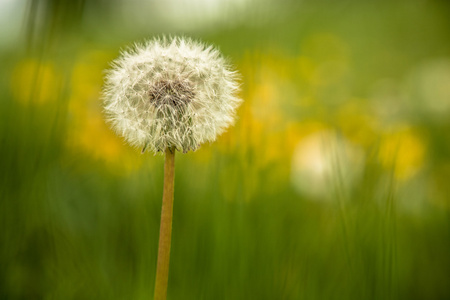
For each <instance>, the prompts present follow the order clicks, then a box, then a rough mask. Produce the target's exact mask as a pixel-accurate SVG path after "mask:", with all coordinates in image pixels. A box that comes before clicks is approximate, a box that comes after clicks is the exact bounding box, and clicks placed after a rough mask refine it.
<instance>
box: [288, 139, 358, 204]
mask: <svg viewBox="0 0 450 300" xmlns="http://www.w3.org/2000/svg"><path fill="white" fill-rule="evenodd" d="M364 160H365V159H364V152H363V150H362V149H361V148H359V147H357V146H355V145H353V144H352V143H350V142H349V141H347V140H345V139H344V138H342V137H339V136H336V134H334V133H332V132H329V131H321V132H318V133H313V134H311V135H309V136H307V137H305V138H304V139H302V140H301V141H300V142H299V144H298V145H297V147H296V149H295V152H294V156H293V159H292V169H291V180H292V184H293V185H294V188H296V190H297V191H298V192H300V193H301V194H305V195H307V196H309V197H312V198H313V199H315V200H331V199H332V197H331V196H333V190H334V189H335V188H340V189H344V190H345V191H348V190H349V189H351V188H352V186H353V185H354V184H355V182H356V180H357V179H358V177H359V176H360V175H361V173H362V171H363V167H364ZM336 185H339V186H336Z"/></svg>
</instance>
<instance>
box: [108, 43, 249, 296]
mask: <svg viewBox="0 0 450 300" xmlns="http://www.w3.org/2000/svg"><path fill="white" fill-rule="evenodd" d="M105 81H106V82H105V88H104V95H103V96H104V110H105V114H106V116H107V120H108V122H109V123H110V124H111V127H112V128H113V129H114V130H115V131H116V133H117V134H119V135H121V136H122V137H124V138H125V140H126V141H127V142H128V143H130V144H131V145H133V146H135V147H139V148H140V149H142V153H144V152H145V151H151V152H153V153H158V152H163V153H165V155H166V158H165V165H164V191H163V201H162V209H161V225H160V236H159V248H158V261H157V270H156V280H155V299H157V300H162V299H166V294H167V282H168V274H169V258H170V244H171V234H172V207H173V190H174V172H175V151H176V150H178V151H181V152H184V153H186V152H188V151H190V150H191V151H195V150H196V149H198V148H199V146H200V145H201V144H202V143H204V142H212V141H214V140H215V139H216V137H217V136H218V135H219V134H221V133H222V132H223V131H225V129H226V128H227V127H228V126H229V125H231V124H232V123H233V120H234V115H235V111H236V109H237V107H238V106H239V104H240V102H241V100H240V99H239V98H238V97H237V96H236V93H237V90H238V83H237V73H236V72H235V71H233V70H232V69H231V67H230V66H229V64H228V63H227V62H226V60H225V59H224V58H223V57H222V56H221V54H220V53H219V51H217V50H216V49H214V48H213V47H212V46H206V45H204V44H202V43H199V42H196V41H193V40H191V39H187V38H178V37H175V38H166V37H164V38H159V39H153V40H150V41H148V42H146V43H144V44H136V45H134V47H132V48H130V49H127V50H125V51H124V52H123V53H122V55H121V56H120V57H119V58H118V59H116V60H115V61H114V62H113V64H112V68H111V70H109V71H108V72H107V75H106V80H105Z"/></svg>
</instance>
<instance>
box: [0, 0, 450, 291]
mask: <svg viewBox="0 0 450 300" xmlns="http://www.w3.org/2000/svg"><path fill="white" fill-rule="evenodd" d="M0 25H1V26H0V64H1V66H2V67H1V68H0V79H1V80H0V91H1V94H0V97H1V102H0V162H1V163H0V299H14V300H15V299H64V300H69V299H151V298H152V295H153V284H154V274H155V268H156V253H157V242H158V230H159V214H160V206H161V198H162V176H163V157H162V156H161V155H157V156H153V155H151V154H145V155H141V154H140V151H139V149H132V148H131V147H129V146H128V145H126V144H125V143H124V142H123V141H122V140H121V139H120V138H118V137H116V136H115V135H114V134H113V133H112V131H111V130H110V129H109V128H108V126H107V125H105V123H104V121H103V116H102V108H101V99H100V93H101V88H102V84H103V78H102V77H103V74H104V73H103V70H104V69H105V68H108V63H109V62H110V61H111V60H112V59H114V58H115V57H117V56H118V54H119V51H120V49H121V48H124V47H126V46H127V45H130V44H132V43H133V42H134V41H136V40H137V41H139V40H141V41H142V40H144V39H146V38H151V37H154V36H157V35H161V34H184V35H188V36H192V37H194V38H199V39H201V40H203V41H205V42H208V43H212V44H214V45H216V46H217V47H218V48H220V50H221V51H222V52H223V53H224V55H225V56H226V57H227V58H228V59H229V60H230V61H231V62H232V63H233V64H234V65H235V66H236V69H237V70H238V71H239V72H240V73H241V75H242V87H241V92H240V95H241V97H242V98H243V99H244V102H243V105H242V106H241V107H240V108H239V110H238V119H237V122H236V124H235V126H234V127H233V128H230V130H228V132H227V133H226V134H223V135H222V136H220V137H219V138H218V140H217V141H216V142H215V143H212V144H205V145H203V146H202V147H201V149H199V150H198V151H196V152H194V153H192V152H191V153H188V154H177V157H176V179H175V203H174V224H173V242H172V257H171V269H170V278H169V290H168V298H169V299H183V300H184V299H196V300H197V299H206V300H209V299H217V300H220V299H224V300H228V299H233V300H234V299H247V300H248V299H258V300H259V299H321V300H322V299H355V300H356V299H358V300H360V299H364V300H366V299H383V300H384V299H386V300H389V299H408V300H414V299H429V300H430V299H450V136H449V135H450V5H449V3H448V2H447V1H444V0H441V1H439V0H404V1H401V0H397V1H387V0H386V1H369V0H365V1H364V0H362V1H351V0H343V1H326V0H317V1H312V0H303V1H288V0H278V1H275V0H260V1H256V0H230V1H224V0H215V1H213V0H210V1H207V0H195V1H194V0H192V1H187V0H186V1H183V0H168V1H153V2H152V1H138V0H133V1H125V0H122V1H120V0H115V1H106V0H91V1H82V0H77V1H62V0H42V1H31V0H30V1H25V0H18V1H12V0H1V1H0Z"/></svg>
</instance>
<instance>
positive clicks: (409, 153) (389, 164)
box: [379, 127, 426, 181]
mask: <svg viewBox="0 0 450 300" xmlns="http://www.w3.org/2000/svg"><path fill="white" fill-rule="evenodd" d="M425 155H426V144H425V141H424V140H423V138H422V137H421V136H420V135H419V134H418V132H417V131H415V130H414V129H412V128H410V127H405V128H401V129H398V130H397V131H395V132H393V133H388V134H385V135H384V136H382V140H381V144H380V149H379V160H380V162H381V164H382V166H383V167H384V168H386V169H393V172H394V176H395V178H396V179H398V180H401V181H405V180H408V179H409V178H411V177H412V176H414V175H415V174H416V173H417V172H418V171H419V170H420V169H421V168H422V166H423V164H424V161H425Z"/></svg>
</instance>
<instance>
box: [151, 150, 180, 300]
mask: <svg viewBox="0 0 450 300" xmlns="http://www.w3.org/2000/svg"><path fill="white" fill-rule="evenodd" d="M174 179H175V149H174V148H167V149H166V159H165V163H164V191H163V200H162V208H161V225H160V228H159V246H158V262H157V265H156V279H155V295H154V296H155V297H154V300H166V298H167V282H168V280H169V261H170V243H171V238H172V212H173V190H174V181H175V180H174Z"/></svg>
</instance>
